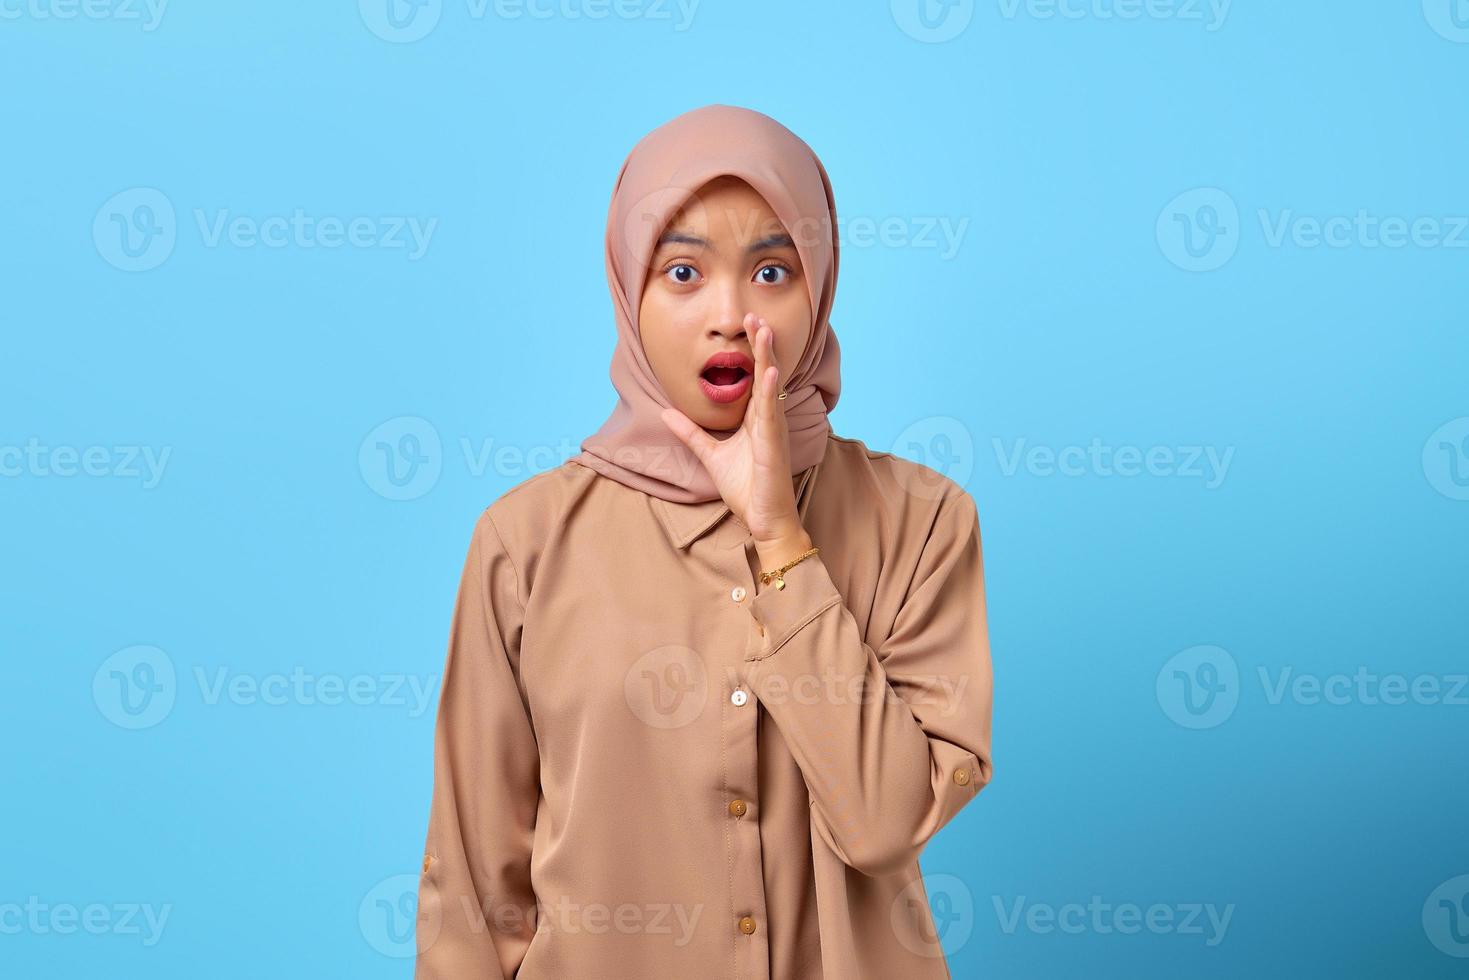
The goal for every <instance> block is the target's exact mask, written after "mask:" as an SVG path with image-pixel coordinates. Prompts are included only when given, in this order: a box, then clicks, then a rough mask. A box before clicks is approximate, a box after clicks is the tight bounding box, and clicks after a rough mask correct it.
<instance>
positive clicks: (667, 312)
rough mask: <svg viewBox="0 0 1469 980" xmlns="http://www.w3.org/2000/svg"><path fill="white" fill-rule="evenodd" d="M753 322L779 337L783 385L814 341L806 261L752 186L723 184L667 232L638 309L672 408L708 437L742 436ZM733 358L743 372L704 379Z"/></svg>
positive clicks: (707, 189) (709, 187) (703, 191)
mask: <svg viewBox="0 0 1469 980" xmlns="http://www.w3.org/2000/svg"><path fill="white" fill-rule="evenodd" d="M747 313H754V314H755V315H756V316H760V317H764V318H765V320H766V322H767V323H769V324H770V329H771V330H773V331H774V332H775V358H776V361H777V362H778V363H779V365H780V382H781V384H784V383H785V382H786V379H787V378H789V377H790V374H791V371H792V370H793V369H794V368H795V366H796V361H797V360H798V359H799V358H800V356H801V352H802V351H804V350H805V349H806V340H807V338H808V337H809V336H810V334H811V301H810V299H809V296H808V293H807V289H806V283H805V281H804V273H803V271H802V269H801V260H800V256H799V255H798V253H797V252H796V248H795V244H794V243H793V242H792V240H791V237H790V234H789V233H788V232H787V231H786V229H785V227H784V226H782V225H781V223H780V220H779V219H778V218H776V216H775V212H773V211H771V210H770V205H768V204H766V203H765V199H764V198H763V197H761V196H760V195H759V193H757V192H756V191H755V189H754V188H753V187H751V186H750V185H749V184H747V183H745V182H744V181H743V180H740V179H739V178H737V177H719V178H716V179H714V180H711V181H710V182H709V183H707V184H705V185H704V186H703V187H702V188H700V189H699V191H698V192H697V193H696V194H695V195H694V196H693V197H691V198H690V199H689V201H688V203H686V204H685V205H684V207H683V209H682V210H680V211H679V212H678V213H677V214H675V215H674V216H673V218H672V219H671V220H670V221H669V222H668V225H667V227H666V228H664V229H663V234H662V236H661V237H660V238H659V240H658V244H657V247H656V248H655V250H654V252H653V258H652V263H651V267H650V269H649V274H648V281H647V285H646V286H645V287H644V289H643V297H642V303H641V305H640V307H639V310H638V327H639V333H640V335H641V337H642V342H643V350H644V352H646V354H647V356H648V361H649V363H650V364H651V365H652V367H653V373H654V374H656V375H657V377H658V382H659V383H660V384H661V385H662V386H663V390H664V391H665V392H666V393H667V394H668V397H669V399H670V400H671V401H672V402H673V407H674V408H677V409H678V410H679V411H681V412H683V413H684V414H685V415H687V416H688V417H689V418H690V419H691V420H693V422H694V423H695V424H696V425H700V426H703V427H704V428H705V429H712V430H727V429H737V428H739V427H740V424H741V422H742V421H743V420H744V417H745V407H746V406H747V405H748V404H749V400H750V392H751V390H752V388H753V380H754V375H753V371H754V365H755V330H756V329H757V327H756V326H755V325H751V326H750V327H749V328H748V329H747V328H746V325H745V314H747ZM730 352H735V353H736V354H738V355H743V357H744V360H743V362H742V365H741V366H738V367H735V368H713V369H707V370H706V366H707V364H708V361H709V359H710V357H711V356H713V355H715V354H720V353H730ZM731 360H739V358H738V357H736V358H732V359H731ZM741 368H742V369H741Z"/></svg>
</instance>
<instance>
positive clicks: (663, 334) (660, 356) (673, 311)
mask: <svg viewBox="0 0 1469 980" xmlns="http://www.w3.org/2000/svg"><path fill="white" fill-rule="evenodd" d="M688 320H689V311H688V310H687V309H686V304H681V303H678V302H675V301H673V300H672V299H671V298H670V297H668V296H666V295H663V294H661V293H660V292H658V291H657V290H656V288H650V289H649V290H648V291H647V292H646V293H644V294H643V302H642V305H641V306H640V307H639V308H638V336H639V338H640V339H641V340H642V343H643V352H644V353H645V354H647V356H648V363H649V364H651V365H652V366H653V369H654V371H655V372H656V373H657V374H658V375H659V379H660V380H663V375H664V374H665V372H668V371H674V370H677V369H678V367H679V366H680V365H681V364H683V362H684V361H685V360H686V359H687V358H688V350H687V348H688V345H689V341H688V337H689V331H688V322H687V321H688Z"/></svg>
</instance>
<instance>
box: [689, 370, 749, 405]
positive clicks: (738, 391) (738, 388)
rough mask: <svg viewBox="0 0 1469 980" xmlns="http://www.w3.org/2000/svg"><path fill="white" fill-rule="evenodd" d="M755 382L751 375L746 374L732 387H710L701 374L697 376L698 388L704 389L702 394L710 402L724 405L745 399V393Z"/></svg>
mask: <svg viewBox="0 0 1469 980" xmlns="http://www.w3.org/2000/svg"><path fill="white" fill-rule="evenodd" d="M754 380H755V376H754V375H753V374H747V375H745V376H744V377H743V378H741V379H740V380H738V381H736V382H735V383H734V384H732V385H712V384H710V383H709V381H708V380H707V379H706V378H705V377H704V376H703V375H702V374H701V375H699V387H700V388H703V389H704V394H705V395H706V396H707V397H708V398H709V400H710V401H711V402H719V403H720V404H725V403H727V402H734V401H739V400H740V399H741V398H743V397H745V392H747V391H749V390H750V384H751V382H753V381H754Z"/></svg>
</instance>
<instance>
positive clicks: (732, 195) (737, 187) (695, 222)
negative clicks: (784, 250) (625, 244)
mask: <svg viewBox="0 0 1469 980" xmlns="http://www.w3.org/2000/svg"><path fill="white" fill-rule="evenodd" d="M666 230H671V231H686V232H695V233H698V234H701V235H708V236H719V237H731V238H734V239H736V240H738V241H742V242H748V241H754V240H756V239H760V238H768V237H770V236H772V235H775V234H777V233H779V232H782V231H784V230H785V229H784V226H783V225H782V224H781V222H780V219H779V218H777V217H776V215H775V211H774V210H773V209H772V208H771V207H770V204H769V202H768V201H766V200H765V198H764V197H762V196H761V195H760V192H759V191H757V190H755V188H753V187H751V186H750V185H749V184H747V183H746V182H745V181H743V180H741V179H740V178H738V177H716V178H715V179H713V180H711V181H709V182H708V183H706V184H704V185H703V186H702V187H700V188H699V189H698V190H697V191H695V192H694V193H693V194H692V195H690V196H689V199H688V200H687V201H685V202H684V203H683V205H682V206H681V207H680V208H679V209H678V210H677V211H675V212H674V213H673V215H672V217H670V218H669V220H668V225H667V229H666ZM667 237H668V236H667V235H666V234H665V235H664V236H663V237H662V238H660V240H659V244H663V243H664V241H665V240H666V239H667Z"/></svg>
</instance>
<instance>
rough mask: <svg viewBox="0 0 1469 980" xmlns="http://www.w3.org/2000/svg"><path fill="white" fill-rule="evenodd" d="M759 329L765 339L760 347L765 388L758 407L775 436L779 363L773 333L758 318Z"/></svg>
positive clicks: (777, 410) (778, 411)
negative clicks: (763, 353) (763, 364)
mask: <svg viewBox="0 0 1469 980" xmlns="http://www.w3.org/2000/svg"><path fill="white" fill-rule="evenodd" d="M760 327H761V333H762V334H763V335H764V337H765V343H764V344H763V345H762V346H763V347H764V349H765V365H766V367H765V374H766V378H765V387H764V391H763V392H762V395H763V397H762V398H761V400H760V407H761V410H762V412H763V414H764V416H765V421H766V422H769V423H770V424H771V426H772V428H771V430H770V431H771V435H772V436H773V435H774V434H775V429H774V425H775V422H776V417H777V415H778V414H779V413H780V406H779V405H777V404H776V398H775V396H776V395H778V394H779V393H780V362H778V361H777V360H776V359H775V331H774V330H772V329H771V328H770V324H768V323H766V322H765V318H764V317H761V318H760Z"/></svg>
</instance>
